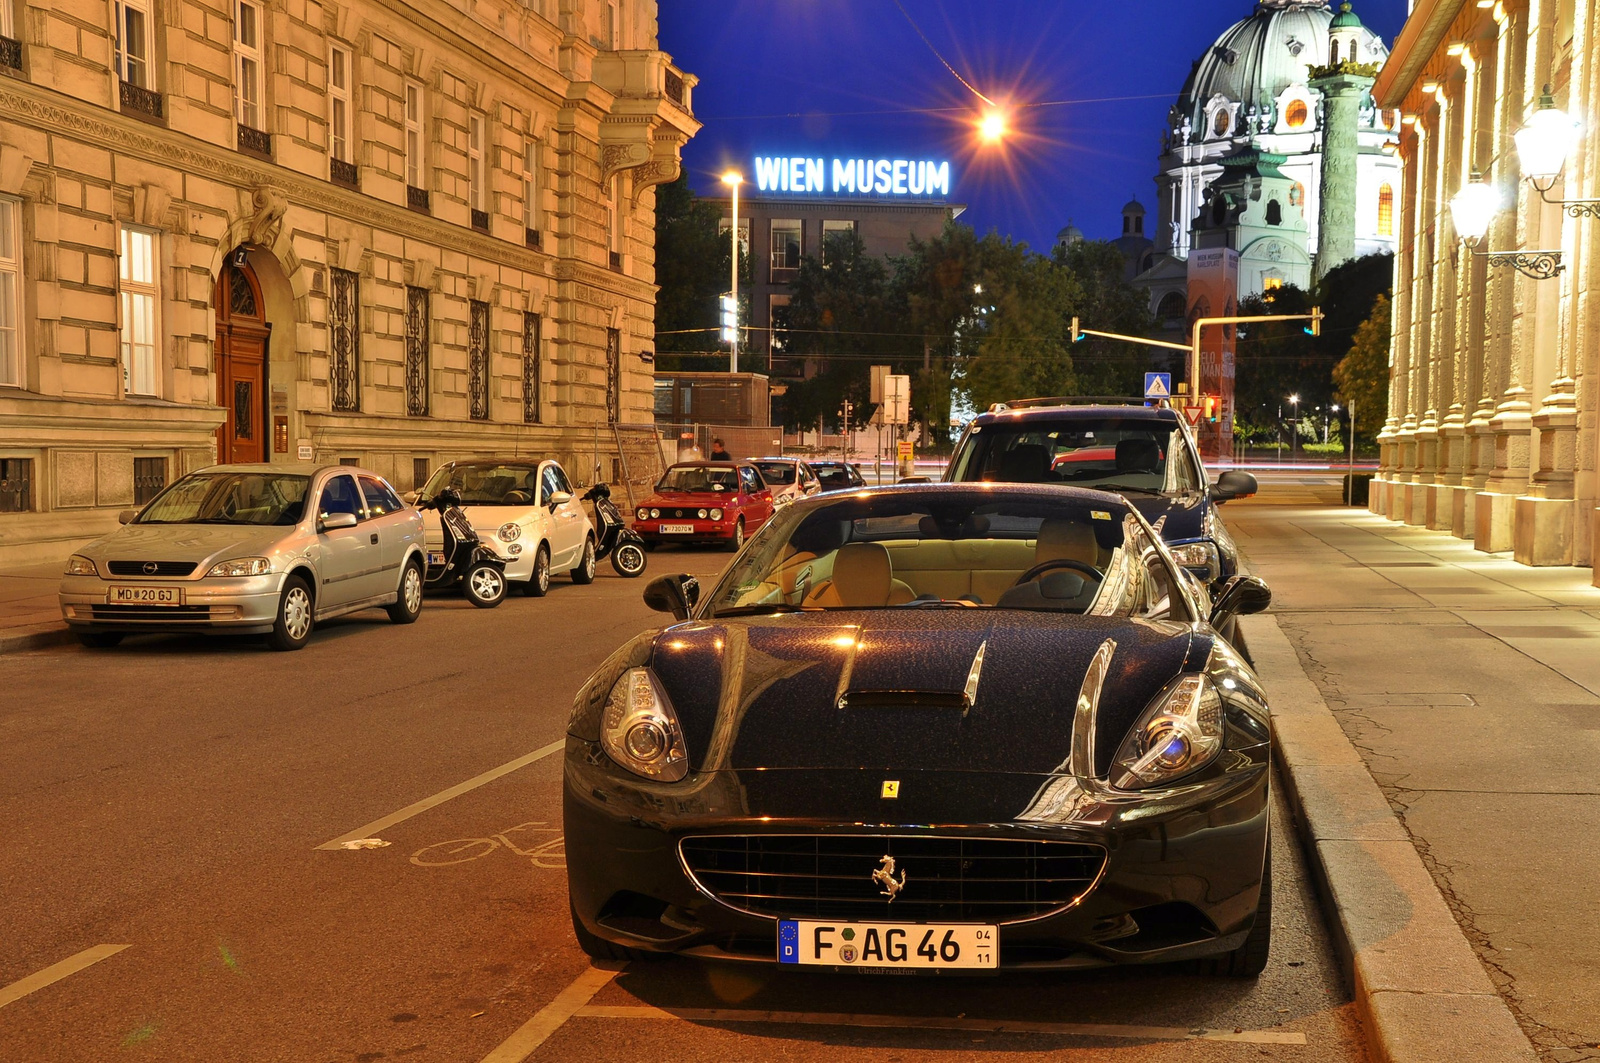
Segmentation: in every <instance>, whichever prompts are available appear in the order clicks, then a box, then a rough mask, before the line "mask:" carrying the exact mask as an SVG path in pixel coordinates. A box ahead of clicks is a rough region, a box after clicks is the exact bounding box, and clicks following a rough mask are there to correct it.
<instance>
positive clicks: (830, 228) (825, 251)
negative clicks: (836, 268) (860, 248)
mask: <svg viewBox="0 0 1600 1063" xmlns="http://www.w3.org/2000/svg"><path fill="white" fill-rule="evenodd" d="M855 233H856V223H855V222H853V221H824V222H823V223H822V264H823V265H824V266H827V265H831V264H832V263H833V262H834V261H836V260H837V259H838V257H839V256H838V249H839V248H840V247H841V245H842V242H843V241H845V240H847V239H849V238H851V237H854V236H855ZM846 246H847V245H846Z"/></svg>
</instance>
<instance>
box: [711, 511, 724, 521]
mask: <svg viewBox="0 0 1600 1063" xmlns="http://www.w3.org/2000/svg"><path fill="white" fill-rule="evenodd" d="M711 519H712V520H721V519H722V510H720V509H713V510H712V511H711Z"/></svg>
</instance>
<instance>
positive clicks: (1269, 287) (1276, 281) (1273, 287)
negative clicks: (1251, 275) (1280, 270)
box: [1261, 277, 1283, 292]
mask: <svg viewBox="0 0 1600 1063" xmlns="http://www.w3.org/2000/svg"><path fill="white" fill-rule="evenodd" d="M1282 287H1283V278H1282V277H1262V278H1261V290H1262V291H1264V292H1275V291H1277V290H1278V289H1279V288H1282Z"/></svg>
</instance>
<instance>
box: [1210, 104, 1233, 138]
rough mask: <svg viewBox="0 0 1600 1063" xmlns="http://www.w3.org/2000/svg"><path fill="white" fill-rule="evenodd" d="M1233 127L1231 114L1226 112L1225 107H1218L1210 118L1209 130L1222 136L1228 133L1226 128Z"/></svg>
mask: <svg viewBox="0 0 1600 1063" xmlns="http://www.w3.org/2000/svg"><path fill="white" fill-rule="evenodd" d="M1232 128H1233V115H1231V114H1229V113H1228V109H1227V108H1226V107H1222V108H1219V109H1218V110H1217V113H1216V114H1215V115H1213V116H1212V118H1211V132H1212V133H1214V134H1215V135H1217V136H1219V137H1222V136H1227V135H1228V130H1230V129H1232Z"/></svg>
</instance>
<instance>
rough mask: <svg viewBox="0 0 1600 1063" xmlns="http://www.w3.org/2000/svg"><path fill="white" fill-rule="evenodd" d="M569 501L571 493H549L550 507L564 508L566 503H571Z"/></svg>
mask: <svg viewBox="0 0 1600 1063" xmlns="http://www.w3.org/2000/svg"><path fill="white" fill-rule="evenodd" d="M571 501H572V492H571V491H551V492H550V504H551V505H552V506H564V505H566V504H567V503H568V502H571Z"/></svg>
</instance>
